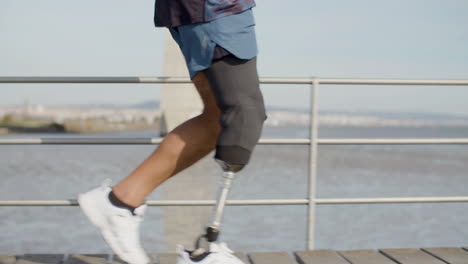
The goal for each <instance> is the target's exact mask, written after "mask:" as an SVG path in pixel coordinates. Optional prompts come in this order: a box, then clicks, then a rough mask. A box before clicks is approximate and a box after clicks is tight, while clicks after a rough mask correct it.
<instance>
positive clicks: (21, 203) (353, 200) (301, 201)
mask: <svg viewBox="0 0 468 264" xmlns="http://www.w3.org/2000/svg"><path fill="white" fill-rule="evenodd" d="M314 201H315V203H316V204H377V203H378V204H382V203H452V202H468V196H445V197H388V198H381V197H370V198H337V199H335V198H317V199H315V200H314ZM308 203H309V200H308V199H250V200H249V199H243V200H227V201H226V205H232V206H247V205H307V204H308ZM145 204H147V205H148V206H213V205H216V201H214V200H148V201H145ZM0 206H78V201H77V200H76V199H70V200H3V201H2V200H0Z"/></svg>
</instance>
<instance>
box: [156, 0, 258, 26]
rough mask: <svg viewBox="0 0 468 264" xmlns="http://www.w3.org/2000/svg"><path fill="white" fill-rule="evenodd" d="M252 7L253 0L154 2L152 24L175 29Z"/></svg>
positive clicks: (165, 0)
mask: <svg viewBox="0 0 468 264" xmlns="http://www.w3.org/2000/svg"><path fill="white" fill-rule="evenodd" d="M254 6H255V0H156V2H155V12H154V24H155V26H157V27H177V26H181V25H188V24H195V23H201V22H208V21H212V20H215V19H217V18H220V17H223V16H226V15H230V14H236V13H240V12H242V11H244V10H247V9H249V8H252V7H254Z"/></svg>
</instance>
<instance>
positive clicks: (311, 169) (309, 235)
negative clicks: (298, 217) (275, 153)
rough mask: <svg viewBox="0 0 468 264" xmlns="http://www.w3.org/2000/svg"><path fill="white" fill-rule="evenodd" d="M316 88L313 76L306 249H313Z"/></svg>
mask: <svg viewBox="0 0 468 264" xmlns="http://www.w3.org/2000/svg"><path fill="white" fill-rule="evenodd" d="M318 89H319V80H318V79H317V78H314V79H313V81H312V84H311V98H310V132H309V137H310V147H309V188H308V191H309V198H308V200H309V203H308V218H307V250H312V249H314V239H315V206H316V201H315V198H316V188H315V186H316V182H317V145H318V144H317V138H318Z"/></svg>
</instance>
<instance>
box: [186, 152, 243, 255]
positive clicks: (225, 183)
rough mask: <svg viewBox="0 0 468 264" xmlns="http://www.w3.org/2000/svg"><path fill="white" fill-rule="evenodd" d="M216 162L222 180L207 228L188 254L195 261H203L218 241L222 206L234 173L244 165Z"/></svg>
mask: <svg viewBox="0 0 468 264" xmlns="http://www.w3.org/2000/svg"><path fill="white" fill-rule="evenodd" d="M215 160H216V162H217V163H218V164H219V165H220V166H221V168H222V169H223V178H222V182H221V186H220V187H219V189H218V195H217V201H216V206H215V207H214V210H213V219H212V222H211V223H210V224H209V226H208V227H207V228H206V233H205V234H202V235H201V236H200V237H198V239H197V241H196V242H195V250H194V251H192V252H191V253H190V257H191V258H193V259H196V260H200V259H203V258H204V257H206V256H207V255H208V254H209V253H210V249H211V248H212V245H211V243H213V242H215V241H216V240H218V236H219V232H220V226H221V221H222V218H223V212H224V206H225V204H226V199H227V196H228V194H229V191H230V189H231V183H232V180H233V179H234V175H235V173H236V172H238V171H240V170H242V169H243V168H244V166H245V165H238V164H229V163H227V162H224V161H222V160H219V159H215Z"/></svg>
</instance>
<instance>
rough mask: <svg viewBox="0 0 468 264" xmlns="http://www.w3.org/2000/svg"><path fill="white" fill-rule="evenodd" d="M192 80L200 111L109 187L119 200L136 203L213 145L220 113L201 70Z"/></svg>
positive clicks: (206, 152) (192, 162) (210, 149)
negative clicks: (196, 92)
mask: <svg viewBox="0 0 468 264" xmlns="http://www.w3.org/2000/svg"><path fill="white" fill-rule="evenodd" d="M192 81H193V83H194V85H195V87H196V89H197V91H198V93H199V94H200V97H201V99H202V101H203V104H204V109H203V112H202V113H201V114H200V115H198V116H196V117H194V118H192V119H190V120H187V121H185V122H184V123H182V124H180V125H179V126H178V127H176V128H174V129H173V130H172V131H171V132H169V133H168V134H167V135H166V136H165V137H164V139H163V141H162V142H161V144H160V145H159V146H158V147H157V148H156V149H155V151H154V152H153V153H151V154H150V156H149V157H148V158H146V160H144V161H143V162H142V163H141V164H140V165H139V166H138V167H137V168H136V169H135V170H134V171H133V172H132V173H131V174H130V175H128V176H127V177H126V178H125V179H123V180H122V181H120V182H119V183H118V184H116V185H115V186H113V192H114V194H115V195H116V196H117V197H118V198H119V200H121V201H122V202H124V203H126V204H128V205H131V206H134V207H136V206H139V205H140V204H141V203H142V202H143V201H144V199H145V198H146V197H147V196H148V195H149V194H151V193H152V192H153V190H154V189H155V188H156V187H158V186H159V185H160V184H161V183H163V182H164V181H165V180H167V179H168V178H170V177H171V176H173V175H175V174H177V173H178V172H180V171H182V170H184V169H185V168H187V167H189V166H191V165H192V164H194V163H195V162H197V161H198V160H200V159H201V158H203V157H204V156H206V155H207V154H208V153H210V152H211V151H212V150H213V149H214V148H215V145H216V140H217V138H218V135H219V133H220V129H221V127H220V125H219V117H220V114H221V112H220V110H219V108H218V107H217V105H216V100H215V97H214V95H213V92H212V90H211V89H210V86H209V83H208V81H207V79H206V77H205V75H204V73H203V72H199V73H198V74H197V75H196V76H195V77H194V78H193V80H192Z"/></svg>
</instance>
